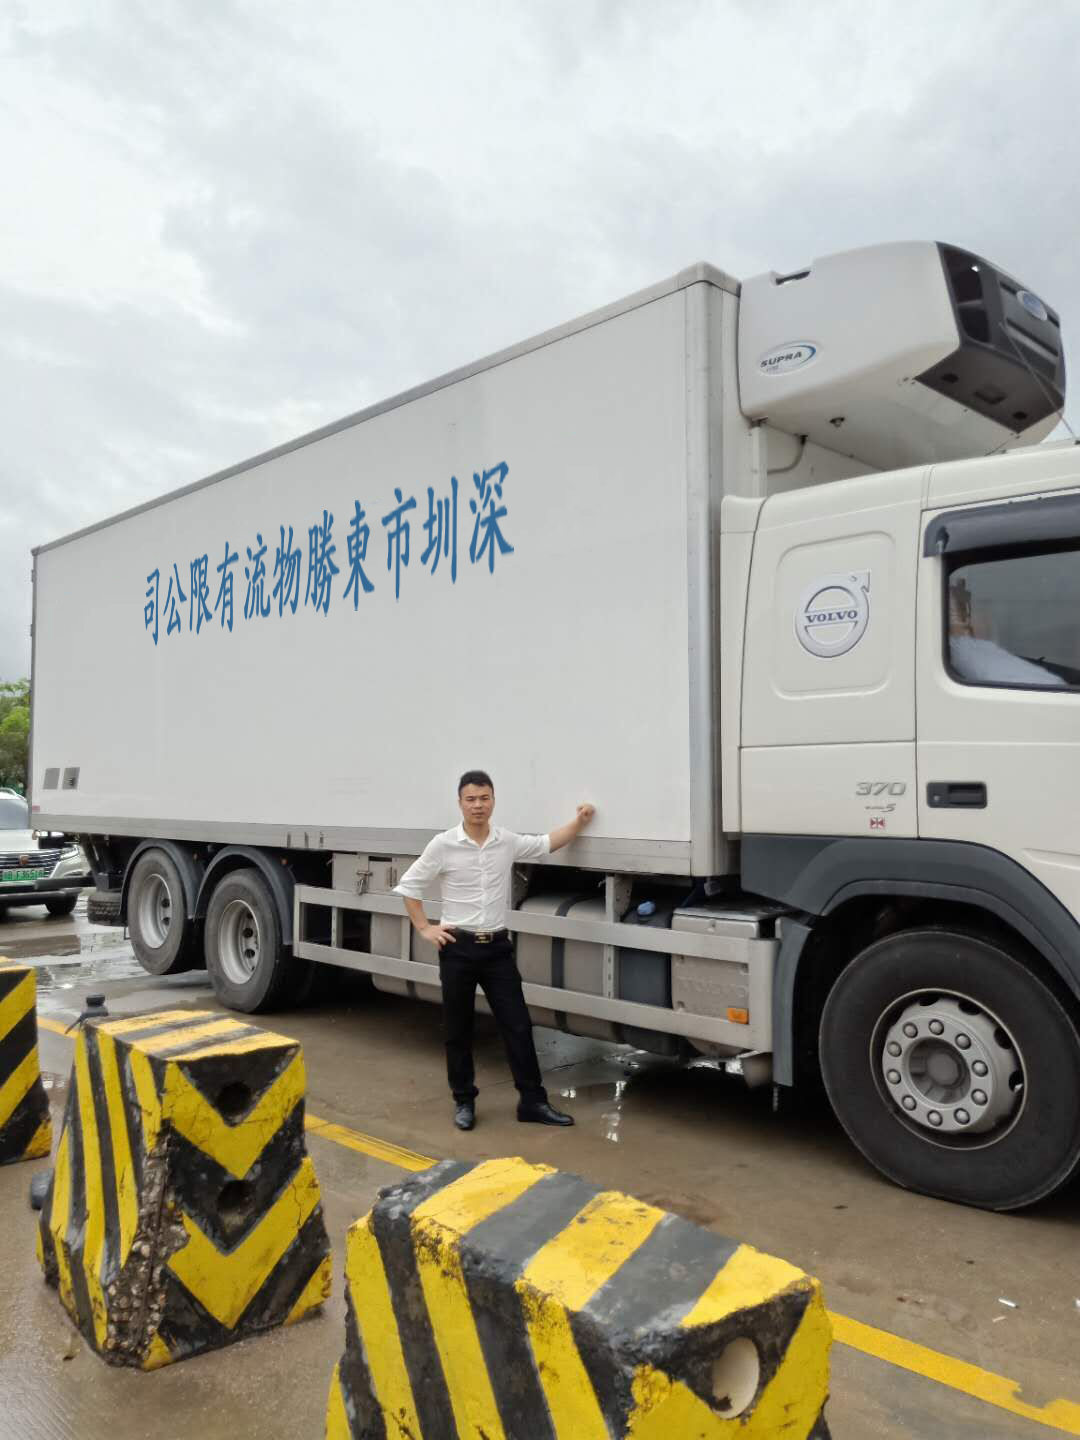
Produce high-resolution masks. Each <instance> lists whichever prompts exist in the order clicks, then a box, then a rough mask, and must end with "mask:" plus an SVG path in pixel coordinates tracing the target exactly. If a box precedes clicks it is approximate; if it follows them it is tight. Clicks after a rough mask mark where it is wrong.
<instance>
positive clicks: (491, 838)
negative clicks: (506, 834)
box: [454, 820, 502, 850]
mask: <svg viewBox="0 0 1080 1440" xmlns="http://www.w3.org/2000/svg"><path fill="white" fill-rule="evenodd" d="M501 834H502V831H501V830H500V829H499V828H498V826H497V825H489V826H488V838H487V839H486V840H485V841H484V845H491V844H494V842H495V841H496V840H498V838H499V836H500V835H501ZM454 839H455V840H456V841H457V842H458V843H459V844H461V845H476V841H475V840H474V839H473V838H472V836H471V835H466V833H465V822H464V820H462V821H461V822H460V823H459V825H458V827H457V829H456V830H455V831H454ZM484 845H476V848H477V850H482V849H483V848H484Z"/></svg>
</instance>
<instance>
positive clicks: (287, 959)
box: [205, 867, 303, 1015]
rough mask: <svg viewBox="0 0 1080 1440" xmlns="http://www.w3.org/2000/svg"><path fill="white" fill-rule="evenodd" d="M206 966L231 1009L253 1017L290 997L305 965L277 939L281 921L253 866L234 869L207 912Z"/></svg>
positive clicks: (219, 884)
mask: <svg viewBox="0 0 1080 1440" xmlns="http://www.w3.org/2000/svg"><path fill="white" fill-rule="evenodd" d="M205 946H206V968H207V970H208V971H209V973H210V983H211V984H212V985H213V987H214V994H215V995H216V996H217V998H218V999H219V1000H220V1001H221V1003H222V1004H223V1005H226V1006H228V1008H229V1009H230V1010H241V1011H243V1012H244V1013H245V1014H248V1015H255V1014H258V1013H259V1012H260V1011H265V1010H273V1009H274V1008H275V1007H276V1006H280V1005H284V1004H286V1003H288V1002H289V1001H290V1000H292V998H293V996H294V994H295V992H296V989H297V982H298V980H299V979H300V978H302V975H303V967H302V966H300V965H299V964H298V962H297V961H295V960H294V959H293V957H292V955H291V953H290V952H289V950H288V949H287V948H286V947H285V946H284V945H283V944H282V942H281V920H280V918H279V916H278V912H277V905H276V904H275V903H274V897H273V896H272V895H271V893H270V888H269V886H268V885H267V883H266V881H265V880H264V879H263V877H262V876H261V875H260V874H259V872H258V870H256V869H255V868H254V867H252V868H251V869H245V870H232V871H230V872H229V873H228V874H227V875H225V876H223V877H222V879H221V880H220V881H219V882H218V884H217V886H216V887H215V889H214V892H213V894H212V895H211V896H210V904H209V906H208V907H207V911H206V934H205Z"/></svg>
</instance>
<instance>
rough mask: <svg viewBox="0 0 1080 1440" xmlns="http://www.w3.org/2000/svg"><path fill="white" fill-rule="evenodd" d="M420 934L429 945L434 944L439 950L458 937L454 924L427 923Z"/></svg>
mask: <svg viewBox="0 0 1080 1440" xmlns="http://www.w3.org/2000/svg"><path fill="white" fill-rule="evenodd" d="M420 934H421V937H422V938H423V939H424V940H426V941H427V942H428V944H429V945H434V946H436V948H437V949H439V950H441V949H442V948H443V946H444V945H449V944H450V943H451V942H452V941H454V940H456V939H457V936H456V935H455V934H454V927H453V926H452V925H425V926H424V928H423V930H421V931H420Z"/></svg>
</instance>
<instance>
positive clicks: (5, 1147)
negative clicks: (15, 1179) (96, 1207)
mask: <svg viewBox="0 0 1080 1440" xmlns="http://www.w3.org/2000/svg"><path fill="white" fill-rule="evenodd" d="M51 1146H52V1121H51V1120H50V1118H49V1099H48V1096H47V1095H46V1094H45V1088H44V1086H43V1085H42V1083H41V1065H40V1063H39V1062H38V1039H37V978H36V976H35V975H34V972H33V970H32V969H31V968H30V966H28V965H16V964H14V963H13V962H12V961H11V960H3V959H0V1165H7V1164H9V1163H10V1162H11V1161H13V1160H36V1159H37V1158H38V1157H39V1156H42V1155H48V1153H49V1150H50V1148H51Z"/></svg>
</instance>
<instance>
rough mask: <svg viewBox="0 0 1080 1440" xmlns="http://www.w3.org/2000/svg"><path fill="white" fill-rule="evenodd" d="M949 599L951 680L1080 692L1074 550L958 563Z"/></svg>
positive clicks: (1078, 575) (1077, 554)
mask: <svg viewBox="0 0 1080 1440" xmlns="http://www.w3.org/2000/svg"><path fill="white" fill-rule="evenodd" d="M947 598H948V617H947V626H946V663H947V666H948V669H949V672H950V674H951V675H952V677H953V679H955V680H959V681H961V682H962V683H963V684H967V685H990V686H1003V687H1007V688H1011V689H1023V690H1080V547H1077V546H1075V545H1073V546H1070V547H1069V548H1064V547H1059V548H1048V547H1040V548H1039V549H1038V550H1028V551H1026V552H1018V551H1015V550H1014V551H1008V552H1001V551H999V552H997V553H995V554H988V553H987V552H985V551H984V552H981V553H980V554H979V555H978V557H977V558H971V559H964V558H962V557H957V561H956V562H955V563H954V564H953V565H952V566H951V567H950V569H949V572H948V578H947Z"/></svg>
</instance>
